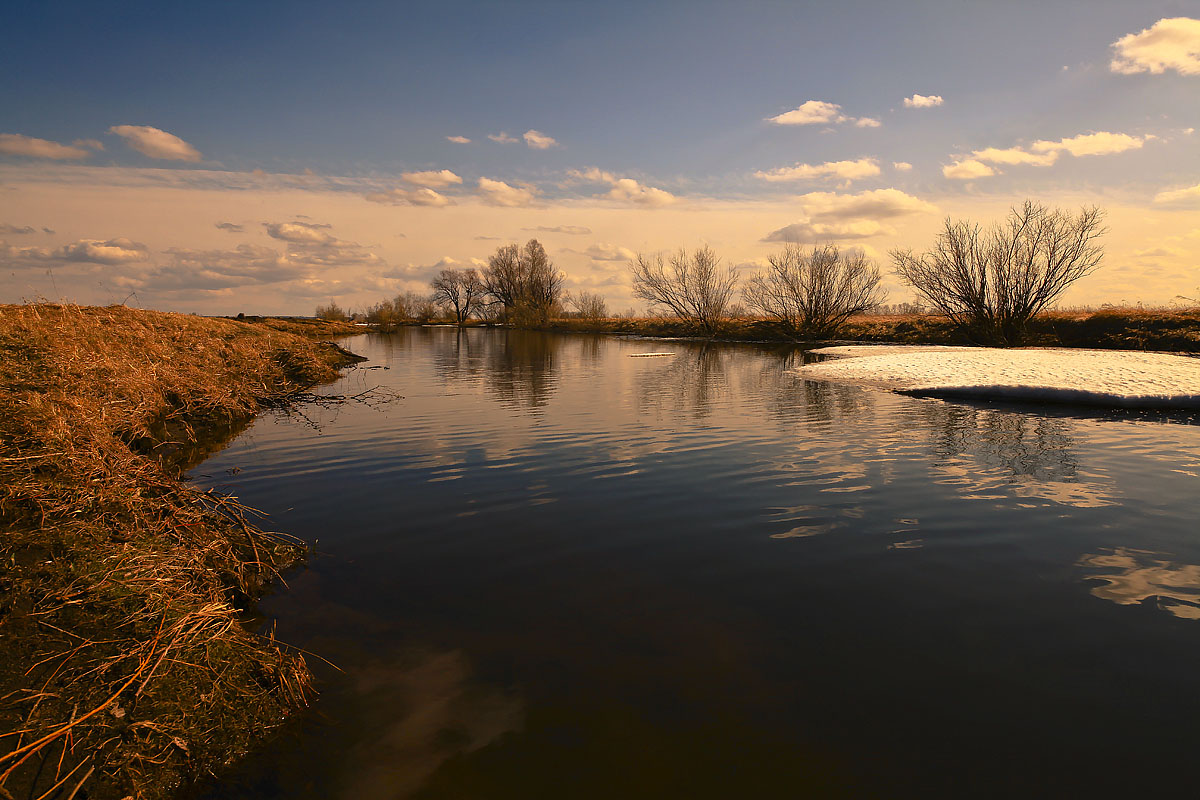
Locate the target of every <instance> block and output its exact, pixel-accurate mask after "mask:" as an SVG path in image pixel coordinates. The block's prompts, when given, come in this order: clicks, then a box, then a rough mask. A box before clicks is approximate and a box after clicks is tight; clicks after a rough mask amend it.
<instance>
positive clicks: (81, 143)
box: [71, 139, 104, 150]
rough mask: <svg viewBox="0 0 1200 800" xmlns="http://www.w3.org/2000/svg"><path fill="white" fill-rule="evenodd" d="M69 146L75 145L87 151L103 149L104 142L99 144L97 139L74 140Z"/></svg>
mask: <svg viewBox="0 0 1200 800" xmlns="http://www.w3.org/2000/svg"><path fill="white" fill-rule="evenodd" d="M71 144H73V145H75V146H76V147H86V148H88V149H89V150H103V149H104V142H101V141H99V140H98V139H76V140H75V141H73V142H71Z"/></svg>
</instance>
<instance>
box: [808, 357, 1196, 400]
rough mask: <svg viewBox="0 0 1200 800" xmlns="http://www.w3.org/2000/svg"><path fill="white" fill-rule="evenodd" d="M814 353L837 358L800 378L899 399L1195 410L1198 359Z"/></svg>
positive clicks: (814, 368) (816, 366) (810, 370)
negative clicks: (859, 386) (877, 390)
mask: <svg viewBox="0 0 1200 800" xmlns="http://www.w3.org/2000/svg"><path fill="white" fill-rule="evenodd" d="M835 351H836V352H835ZM815 352H817V353H822V354H826V355H837V356H843V357H842V358H838V359H837V360H834V361H823V362H820V363H817V364H807V365H805V366H804V367H801V368H800V373H801V374H802V375H803V376H804V377H805V378H810V379H813V380H829V381H844V382H845V381H848V382H854V383H864V384H868V385H871V386H878V387H881V388H885V389H892V390H894V391H898V392H903V393H905V394H914V395H927V396H933V397H985V398H997V399H1005V400H1027V401H1028V400H1032V401H1038V402H1053V403H1079V404H1085V405H1101V406H1109V407H1118V408H1198V409H1200V359H1196V358H1189V357H1187V356H1174V355H1167V354H1164V353H1134V352H1126V351H1117V350H1001V349H996V348H989V347H940V348H924V347H905V346H886V345H885V346H879V347H872V346H866V347H864V346H845V347H826V348H822V349H820V350H817V351H815Z"/></svg>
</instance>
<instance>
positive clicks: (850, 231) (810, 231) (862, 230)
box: [762, 219, 895, 244]
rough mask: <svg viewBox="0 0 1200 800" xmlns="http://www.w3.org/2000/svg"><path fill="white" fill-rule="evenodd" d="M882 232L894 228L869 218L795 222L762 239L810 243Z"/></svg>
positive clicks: (865, 236) (765, 240)
mask: <svg viewBox="0 0 1200 800" xmlns="http://www.w3.org/2000/svg"><path fill="white" fill-rule="evenodd" d="M883 233H887V234H890V233H895V229H894V228H892V227H890V226H888V225H884V224H882V223H879V222H876V221H874V220H869V219H867V220H857V221H855V222H836V223H825V222H797V223H794V224H792V225H785V226H784V227H782V228H780V229H779V230H775V231H771V232H770V233H768V234H767V235H766V236H764V237H763V238H762V240H763V241H764V242H789V243H791V242H795V243H796V244H812V243H816V242H835V241H846V240H851V239H866V238H869V237H871V236H877V235H879V234H883Z"/></svg>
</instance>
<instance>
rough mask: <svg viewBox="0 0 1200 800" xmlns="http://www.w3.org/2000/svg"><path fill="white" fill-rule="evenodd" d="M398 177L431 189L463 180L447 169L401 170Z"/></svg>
mask: <svg viewBox="0 0 1200 800" xmlns="http://www.w3.org/2000/svg"><path fill="white" fill-rule="evenodd" d="M400 177H401V178H404V180H406V181H408V182H409V183H415V184H416V185H418V186H428V187H431V188H433V189H441V188H444V187H446V186H453V185H454V184H458V183H462V182H463V179H462V178H460V177H459V176H458V175H455V174H454V173H453V172H451V171H450V170H448V169H443V170H428V171H426V172H403V173H401V174H400Z"/></svg>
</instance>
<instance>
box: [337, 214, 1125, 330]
mask: <svg viewBox="0 0 1200 800" xmlns="http://www.w3.org/2000/svg"><path fill="white" fill-rule="evenodd" d="M1103 216H1104V215H1103V212H1102V211H1101V210H1100V209H1099V208H1096V207H1084V208H1082V209H1081V210H1080V211H1079V213H1078V214H1071V213H1069V212H1066V211H1063V210H1060V209H1051V208H1048V207H1047V206H1045V205H1043V204H1041V203H1036V202H1033V201H1026V202H1025V203H1024V205H1023V206H1021V207H1014V208H1012V209H1011V210H1010V212H1009V214H1008V216H1007V217H1005V218H1004V219H1003V220H1001V221H999V222H996V223H994V224H993V225H991V226H989V227H987V228H984V227H983V226H981V225H979V224H976V223H973V222H970V221H967V220H952V219H950V218H946V220H945V221H944V224H943V228H942V230H941V231H940V232H939V233H938V234H937V236H936V237H935V240H934V244H933V246H932V247H931V248H930V249H929V250H927V251H925V252H923V253H915V252H914V251H912V250H909V249H895V250H892V251H891V252H890V253H889V256H890V258H891V261H892V267H893V270H894V272H895V274H896V276H897V277H898V278H899V279H900V280H901V281H902V282H903V283H904V284H906V285H908V286H909V287H911V288H912V290H913V292H914V293H915V295H916V298H917V302H916V303H912V304H902V305H900V306H898V307H894V308H896V309H897V310H899V311H900V312H901V313H905V312H908V313H911V312H913V311H918V310H919V311H924V310H929V311H932V312H934V313H937V314H941V315H944V316H946V317H948V318H949V319H951V320H952V321H953V322H955V323H956V324H958V325H959V326H961V327H962V328H963V329H965V331H966V332H967V334H968V335H969V336H970V338H972V339H973V340H974V341H976V342H978V343H980V344H991V345H1017V344H1021V343H1022V342H1023V341H1024V340H1025V338H1026V335H1027V331H1028V324H1029V322H1030V321H1031V320H1032V319H1033V318H1034V317H1035V316H1036V315H1037V314H1038V313H1039V312H1041V311H1043V310H1045V309H1046V308H1048V307H1049V306H1050V305H1051V304H1052V303H1053V302H1054V301H1055V300H1056V299H1057V298H1058V297H1059V296H1061V294H1062V293H1063V292H1064V291H1065V290H1066V289H1067V288H1068V287H1069V286H1070V285H1071V284H1073V283H1074V282H1075V281H1077V280H1079V279H1080V278H1082V277H1084V276H1086V275H1088V274H1090V273H1091V272H1092V271H1094V270H1095V269H1096V268H1098V267H1099V266H1100V264H1101V261H1102V260H1103V255H1104V252H1103V248H1102V247H1101V246H1100V245H1099V243H1098V239H1099V237H1100V236H1102V235H1103V234H1104V233H1105V232H1106V229H1105V228H1104V226H1103V224H1102V222H1103ZM629 269H630V272H631V277H632V282H633V294H634V296H635V297H637V298H638V299H641V300H644V301H646V302H647V303H648V304H649V306H650V307H651V308H652V309H656V310H659V311H661V312H664V313H668V314H671V315H673V316H675V317H677V318H679V319H681V320H686V321H689V322H690V323H692V324H694V325H696V326H697V327H698V328H700V329H701V330H703V331H704V332H706V333H708V334H715V333H717V332H718V330H719V328H720V325H721V323H722V320H724V319H727V318H729V317H730V316H732V315H734V312H737V314H738V315H743V314H747V313H749V314H753V315H755V316H757V317H758V318H760V319H763V320H765V321H767V322H768V323H769V324H771V325H773V326H775V327H776V328H777V329H778V330H779V331H780V332H782V333H784V334H786V335H788V336H791V337H793V338H797V339H814V340H815V339H828V338H832V337H834V336H836V334H837V333H838V331H839V330H840V329H841V327H842V326H843V324H844V323H845V322H846V321H847V320H848V319H850V317H852V316H855V315H857V314H863V313H867V312H871V311H873V310H877V309H879V308H880V307H881V306H882V304H883V302H884V301H885V300H886V297H887V296H886V293H885V292H884V291H883V289H882V288H881V286H880V284H881V282H882V280H883V274H882V272H881V271H880V268H879V266H878V264H876V263H875V262H874V261H873V260H871V259H870V258H868V257H867V256H866V255H864V254H863V253H862V252H861V251H859V250H854V249H842V248H839V247H838V246H837V245H835V244H824V245H814V246H811V247H809V248H804V247H802V246H801V245H799V244H795V243H789V244H787V245H785V246H784V248H783V249H782V250H781V251H779V252H777V253H774V254H772V255H770V256H769V257H768V259H767V266H766V268H765V269H763V270H762V271H760V272H758V273H756V274H754V275H751V276H750V277H749V278H747V279H746V280H745V281H744V282H742V281H741V280H740V277H739V274H738V272H737V270H736V269H735V268H734V267H732V266H722V265H721V260H720V258H719V257H718V256H717V255H716V253H714V252H713V250H712V249H711V248H710V247H708V246H707V245H705V246H702V247H700V248H697V249H695V250H693V251H691V252H688V251H687V250H685V249H680V250H679V251H677V252H675V253H674V254H671V255H668V256H664V255H663V254H662V253H657V254H652V255H645V254H641V253H639V254H637V256H636V257H635V258H634V259H633V260H632V261H631V262H630V263H629ZM565 282H566V276H565V275H564V274H563V273H562V272H561V271H559V270H557V269H556V268H555V267H554V264H553V262H552V261H551V260H550V258H549V256H548V255H547V254H546V251H545V249H544V248H543V247H542V245H541V244H540V243H539V242H538V241H537V240H536V239H531V240H530V241H529V242H527V243H526V244H525V245H524V246H523V247H521V246H519V245H517V244H509V245H504V246H502V247H499V248H497V250H496V252H495V253H493V254H492V256H491V257H490V258H489V259H488V262H487V265H486V266H484V267H482V268H480V269H479V270H475V269H463V270H453V269H444V270H442V271H441V272H439V273H438V274H437V276H435V277H434V278H433V280H432V281H431V282H430V289H431V293H430V294H428V295H419V294H417V293H414V292H408V293H406V294H403V295H400V296H398V297H396V298H394V299H392V300H385V301H382V302H381V303H378V304H376V305H375V306H373V307H372V308H371V309H368V311H367V313H366V319H367V321H368V322H373V323H375V324H378V325H383V326H387V325H389V324H398V323H400V322H408V321H428V320H430V319H433V318H435V317H436V316H437V315H438V314H439V311H440V312H441V313H442V314H444V315H445V316H447V317H449V318H450V319H452V320H453V321H455V322H457V323H458V324H459V325H463V324H465V323H466V322H467V321H468V320H470V319H472V318H478V319H485V320H489V321H495V322H501V323H506V324H509V325H513V326H517V327H536V326H540V325H545V324H547V323H548V322H549V321H550V320H551V319H554V318H559V317H564V316H574V317H581V318H584V319H601V318H604V317H607V316H608V308H607V304H606V303H605V300H604V298H603V297H601V296H600V295H597V294H592V293H588V292H579V293H576V294H572V293H569V292H567V291H565V289H564V285H565ZM739 283H741V284H742V285H741V290H740V293H739V291H738V284H739ZM739 295H740V298H741V301H742V303H744V308H737V307H736V305H735V298H737V297H739ZM336 314H341V315H342V317H343V318H344V317H345V312H343V311H342V310H341V309H339V308H337V307H336V305H335V304H333V303H330V305H329V306H321V307H318V309H317V315H318V316H324V317H330V316H333V315H336Z"/></svg>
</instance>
